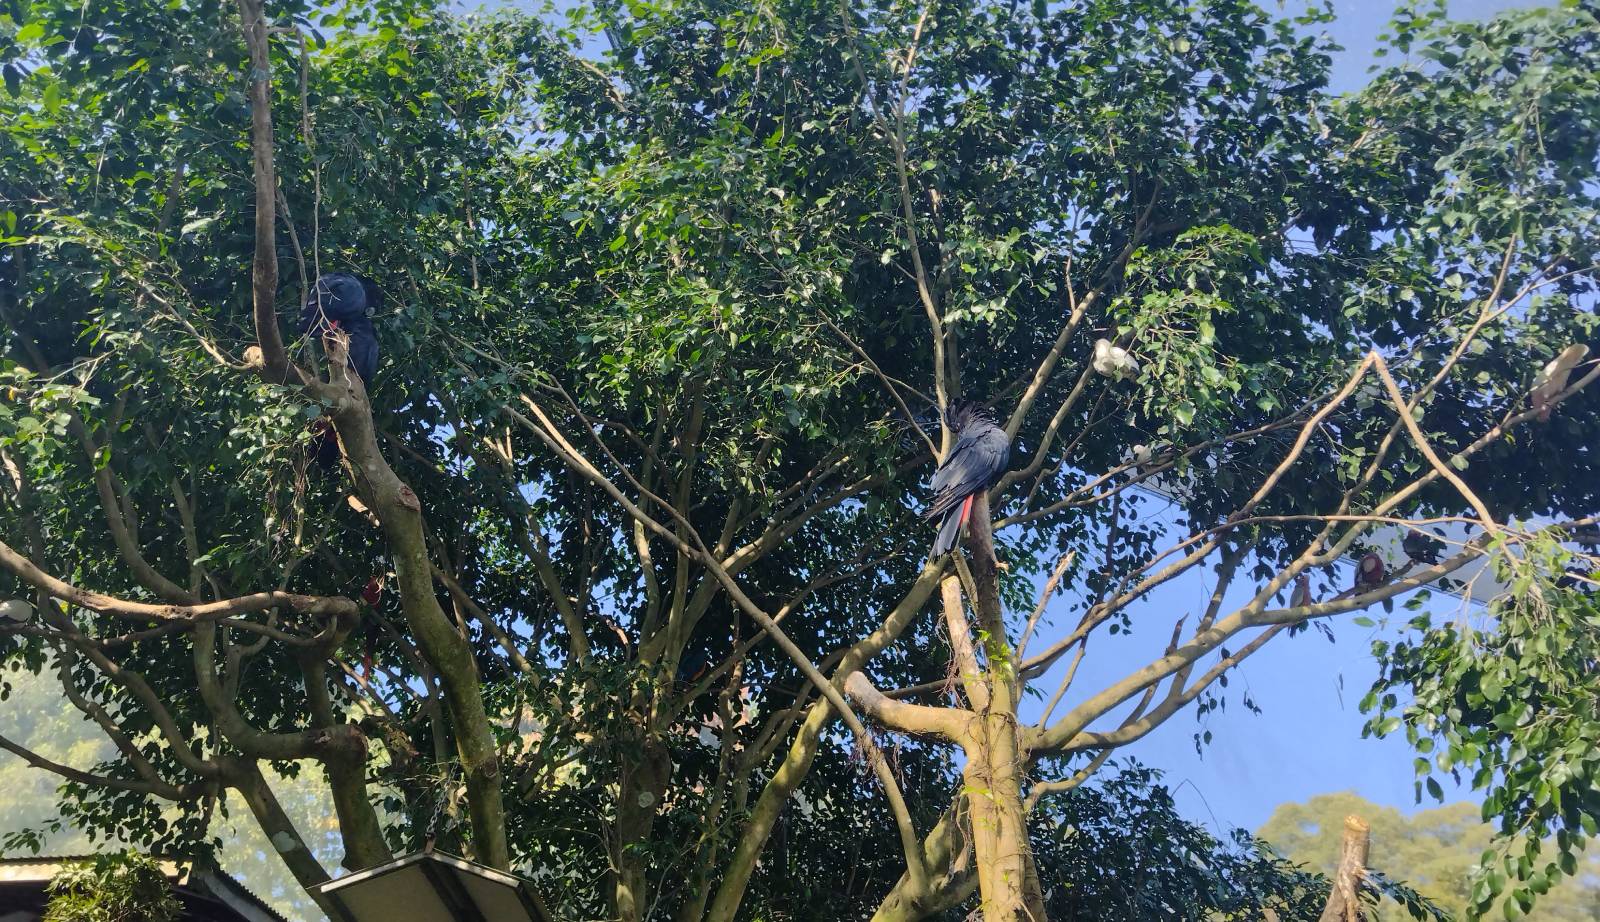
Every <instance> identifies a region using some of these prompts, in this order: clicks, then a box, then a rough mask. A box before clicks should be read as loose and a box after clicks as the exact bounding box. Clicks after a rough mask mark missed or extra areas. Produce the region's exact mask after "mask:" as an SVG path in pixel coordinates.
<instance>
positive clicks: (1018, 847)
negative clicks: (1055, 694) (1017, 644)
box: [963, 493, 1045, 922]
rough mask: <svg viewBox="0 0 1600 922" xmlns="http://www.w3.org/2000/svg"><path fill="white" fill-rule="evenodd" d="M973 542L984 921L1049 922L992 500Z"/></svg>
mask: <svg viewBox="0 0 1600 922" xmlns="http://www.w3.org/2000/svg"><path fill="white" fill-rule="evenodd" d="M967 544H968V547H969V549H970V550H971V552H972V577H973V582H974V583H975V586H974V588H975V589H976V590H977V595H978V597H977V599H975V600H974V607H975V608H976V609H977V613H978V622H979V624H981V625H982V626H983V628H984V655H985V660H986V662H985V664H984V665H985V666H986V667H987V669H986V673H985V678H986V679H987V680H988V686H989V695H988V697H989V703H988V708H987V710H985V711H983V712H981V713H980V715H979V720H978V721H977V725H976V727H975V731H976V732H974V734H973V739H972V741H971V743H970V744H969V747H970V748H969V749H968V752H967V767H966V769H965V771H964V772H963V778H964V780H965V781H966V788H967V791H966V793H967V800H968V802H969V803H970V804H971V809H972V840H973V849H974V851H975V852H976V855H977V862H978V892H979V894H980V896H981V899H982V910H983V918H984V920H985V922H1045V910H1044V896H1043V894H1042V893H1040V889H1039V878H1038V875H1037V874H1036V873H1034V872H1033V868H1032V865H1033V858H1032V855H1031V854H1030V851H1029V846H1028V823H1027V819H1028V817H1027V812H1026V810H1024V808H1023V805H1022V773H1023V764H1022V763H1023V759H1024V756H1023V753H1021V752H1020V751H1019V749H1018V746H1017V697H1018V694H1019V689H1020V684H1021V683H1020V682H1019V681H1018V678H1017V669H1016V661H1015V651H1014V650H1012V648H1011V644H1010V641H1009V640H1008V639H1007V637H1006V633H1005V621H1004V618H1003V614H1002V611H1001V607H1000V574H999V569H998V566H997V560H996V558H995V552H994V536H993V534H992V533H991V530H990V523H989V498H988V496H987V495H986V494H984V493H979V494H978V495H977V496H976V497H975V499H974V502H973V504H972V513H971V518H970V519H969V523H968V537H967Z"/></svg>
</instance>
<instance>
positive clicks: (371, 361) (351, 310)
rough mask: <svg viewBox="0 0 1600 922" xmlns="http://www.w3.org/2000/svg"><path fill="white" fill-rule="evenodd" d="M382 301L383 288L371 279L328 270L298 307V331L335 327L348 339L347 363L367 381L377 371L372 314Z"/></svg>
mask: <svg viewBox="0 0 1600 922" xmlns="http://www.w3.org/2000/svg"><path fill="white" fill-rule="evenodd" d="M382 303H383V290H382V289H380V288H379V287H378V286H377V283H375V282H373V281H372V280H371V279H368V278H365V277H363V276H359V275H353V274H351V273H349V272H330V273H328V274H327V275H324V276H322V277H321V278H319V279H317V283H316V284H315V285H313V286H312V287H311V292H310V294H308V295H307V296H306V303H305V306H304V307H303V308H301V310H300V332H302V333H307V334H313V333H314V334H316V335H317V336H325V335H327V334H328V333H330V332H334V331H338V332H341V333H343V334H345V335H346V336H347V337H349V340H350V367H351V368H354V369H355V370H356V374H358V375H360V376H361V383H362V384H368V385H370V384H371V383H372V376H373V375H374V374H376V373H377V371H378V335H377V331H376V330H375V329H373V326H372V315H373V314H374V313H375V312H376V311H377V309H378V307H379V306H380V305H381V304H382Z"/></svg>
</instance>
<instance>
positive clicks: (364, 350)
mask: <svg viewBox="0 0 1600 922" xmlns="http://www.w3.org/2000/svg"><path fill="white" fill-rule="evenodd" d="M346 332H348V333H349V334H350V367H351V368H354V369H355V370H356V374H358V375H360V376H361V383H363V384H371V383H372V376H373V375H374V374H376V373H377V371H378V334H377V331H375V330H374V329H373V328H372V321H370V320H367V319H365V318H362V319H361V320H358V321H356V322H354V323H352V324H350V326H349V327H348V328H347V329H346Z"/></svg>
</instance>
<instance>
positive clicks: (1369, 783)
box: [1031, 0, 1551, 831]
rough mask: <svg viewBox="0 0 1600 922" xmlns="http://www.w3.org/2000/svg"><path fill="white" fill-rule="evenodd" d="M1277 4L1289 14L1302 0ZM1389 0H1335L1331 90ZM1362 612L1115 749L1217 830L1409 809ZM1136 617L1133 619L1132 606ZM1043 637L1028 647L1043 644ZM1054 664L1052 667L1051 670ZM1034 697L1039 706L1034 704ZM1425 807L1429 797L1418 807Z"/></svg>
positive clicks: (1484, 12) (1103, 644)
mask: <svg viewBox="0 0 1600 922" xmlns="http://www.w3.org/2000/svg"><path fill="white" fill-rule="evenodd" d="M1263 5H1264V6H1265V7H1266V8H1267V9H1272V8H1273V7H1274V4H1273V3H1272V2H1271V0H1264V2H1263ZM1539 5H1551V4H1540V3H1536V2H1528V0H1524V2H1516V0H1453V2H1451V3H1450V14H1451V16H1452V17H1454V18H1459V19H1478V18H1484V17H1488V16H1491V15H1493V14H1494V13H1496V12H1499V11H1501V10H1506V9H1512V8H1518V7H1530V6H1539ZM1277 6H1278V7H1279V8H1282V9H1286V10H1288V11H1291V12H1292V11H1293V10H1294V9H1296V8H1297V7H1298V4H1293V3H1291V4H1278V5H1277ZM1396 6H1397V4H1396V3H1395V2H1393V0H1335V3H1334V8H1335V11H1336V13H1337V14H1338V19H1337V21H1335V22H1334V23H1332V24H1331V26H1329V27H1328V31H1329V32H1330V33H1331V34H1332V36H1333V38H1334V39H1335V41H1337V42H1338V43H1339V44H1340V45H1342V46H1343V47H1344V49H1345V50H1344V51H1343V52H1342V53H1340V54H1339V55H1338V56H1337V57H1336V58H1335V63H1334V71H1333V89H1335V90H1336V91H1349V90H1354V89H1359V88H1360V87H1361V85H1362V84H1364V83H1365V82H1366V80H1367V76H1368V68H1369V67H1370V66H1371V65H1372V64H1373V63H1375V62H1376V61H1377V60H1378V59H1375V58H1374V57H1373V52H1374V50H1376V49H1377V47H1378V36H1379V34H1381V33H1382V32H1383V31H1384V30H1385V27H1386V25H1387V23H1388V20H1389V16H1390V14H1391V12H1392V11H1393V10H1394V8H1395V7H1396ZM1385 60H1386V61H1392V59H1385ZM1241 579H1242V578H1241ZM1212 585H1213V580H1212V579H1211V573H1210V571H1209V570H1207V571H1205V573H1204V574H1203V576H1202V575H1199V574H1190V575H1186V576H1185V577H1184V578H1183V579H1180V580H1175V581H1173V582H1172V583H1170V584H1168V585H1166V586H1163V587H1162V588H1161V589H1159V590H1157V592H1156V593H1155V594H1154V595H1153V597H1152V598H1151V599H1150V600H1149V601H1148V602H1146V603H1144V606H1143V607H1142V608H1141V609H1140V610H1141V611H1143V612H1146V613H1148V615H1149V619H1150V627H1147V628H1146V629H1144V630H1142V631H1139V632H1138V633H1136V634H1135V635H1134V636H1132V637H1107V636H1104V635H1103V633H1102V634H1101V635H1099V636H1097V637H1096V639H1095V640H1094V644H1095V645H1096V646H1094V647H1091V650H1092V651H1093V653H1092V654H1091V655H1090V656H1087V657H1085V659H1084V662H1083V665H1082V666H1081V667H1080V669H1079V673H1078V676H1077V678H1076V680H1075V682H1074V686H1073V687H1074V689H1075V690H1081V691H1084V692H1089V691H1093V690H1096V689H1098V688H1101V687H1104V686H1105V685H1106V684H1107V683H1110V682H1113V681H1115V680H1117V679H1119V678H1121V677H1122V676H1123V675H1125V674H1126V673H1127V671H1128V670H1129V668H1130V667H1134V666H1137V665H1141V664H1143V663H1144V662H1148V661H1149V660H1150V659H1151V658H1152V657H1153V656H1156V655H1159V654H1160V652H1161V648H1162V647H1163V646H1164V644H1165V641H1166V640H1167V636H1158V635H1168V634H1169V632H1170V631H1171V629H1172V623H1173V618H1172V616H1173V615H1174V614H1182V613H1189V614H1190V615H1191V617H1190V623H1191V624H1192V623H1193V620H1194V616H1195V615H1196V613H1198V612H1199V611H1202V610H1203V609H1204V606H1205V603H1206V600H1207V599H1208V598H1209V596H1210V591H1211V587H1212ZM1454 604H1455V603H1454V601H1453V600H1449V599H1445V598H1442V597H1441V598H1439V599H1436V601H1435V604H1434V605H1433V606H1432V607H1431V608H1432V610H1433V611H1434V612H1435V613H1436V614H1442V613H1445V612H1447V611H1449V610H1451V608H1452V607H1453V606H1454ZM1369 615H1370V616H1371V617H1373V618H1374V619H1377V620H1379V622H1380V626H1379V628H1362V627H1357V626H1355V625H1352V624H1350V623H1349V619H1348V618H1345V619H1342V620H1341V621H1340V622H1335V623H1334V624H1333V627H1334V633H1335V637H1336V638H1337V642H1336V643H1330V642H1329V641H1328V640H1327V639H1326V638H1324V637H1323V636H1322V635H1321V634H1320V633H1319V632H1316V631H1308V632H1306V633H1303V634H1301V635H1299V636H1297V637H1294V638H1289V637H1284V636H1280V637H1278V638H1276V639H1274V640H1273V641H1272V642H1271V643H1270V644H1268V645H1267V646H1266V647H1264V648H1263V649H1262V650H1261V651H1260V652H1258V653H1257V654H1255V655H1254V656H1253V657H1251V658H1250V659H1249V660H1246V661H1245V662H1244V663H1242V664H1241V665H1240V667H1239V669H1238V670H1237V671H1236V672H1235V673H1233V674H1232V677H1231V679H1230V683H1229V688H1228V689H1227V692H1226V696H1227V698H1228V699H1229V701H1228V705H1227V708H1226V710H1223V711H1219V712H1213V713H1211V714H1208V715H1206V717H1205V719H1204V722H1203V723H1202V722H1200V721H1198V720H1197V719H1196V717H1195V713H1194V711H1193V709H1192V708H1191V709H1190V710H1188V711H1185V712H1181V713H1179V714H1176V715H1174V716H1173V718H1172V719H1171V720H1169V721H1168V722H1167V723H1166V724H1165V725H1164V726H1162V727H1160V728H1158V729H1156V730H1155V731H1153V732H1152V733H1151V734H1150V735H1149V736H1147V737H1145V738H1144V739H1142V740H1140V741H1139V742H1137V743H1134V744H1132V745H1130V746H1128V747H1126V748H1125V749H1124V750H1123V754H1125V755H1128V756H1133V757H1136V758H1138V759H1139V760H1140V761H1142V762H1144V763H1146V764H1148V765H1151V766H1154V767H1157V768H1161V769H1163V770H1164V771H1166V773H1167V777H1166V781H1167V783H1168V785H1169V786H1170V787H1172V788H1173V789H1174V795H1175V796H1176V798H1177V802H1178V806H1179V808H1180V809H1181V810H1182V811H1183V812H1184V814H1185V815H1187V816H1188V817H1189V818H1191V819H1193V820H1195V821H1198V822H1202V823H1206V824H1208V825H1212V826H1213V828H1214V829H1216V830H1218V831H1223V830H1226V829H1228V828H1231V827H1235V826H1238V827H1244V828H1247V829H1252V830H1253V829H1257V828H1259V827H1260V826H1261V825H1262V824H1263V823H1264V822H1266V820H1267V818H1268V817H1269V816H1270V815H1271V814H1272V811H1273V809H1274V808H1275V807H1276V806H1277V805H1279V804H1281V803H1286V802H1292V801H1303V800H1305V799H1307V798H1309V797H1311V796H1313V795H1315V794H1321V793H1326V792H1330V791H1342V790H1353V791H1356V792H1357V793H1359V794H1361V795H1362V796H1363V797H1366V798H1367V799H1369V800H1372V801H1374V802H1376V803H1380V804H1387V805H1391V806H1395V807H1398V808H1400V809H1401V810H1403V811H1407V812H1409V811H1411V810H1413V809H1416V803H1415V794H1414V790H1413V777H1414V776H1413V774H1412V764H1411V763H1412V759H1413V758H1414V754H1413V753H1412V752H1411V750H1410V748H1409V747H1408V746H1407V745H1406V742H1405V740H1404V738H1403V737H1401V736H1396V737H1393V738H1391V739H1388V740H1374V739H1366V740H1363V739H1362V738H1361V728H1362V726H1363V724H1364V723H1365V720H1364V719H1363V717H1362V715H1361V712H1360V710H1359V709H1358V708H1357V703H1358V702H1360V700H1361V698H1362V696H1363V695H1365V694H1366V693H1367V689H1368V688H1369V687H1370V686H1371V685H1372V682H1373V680H1374V679H1375V678H1376V677H1377V668H1376V665H1375V663H1374V662H1373V660H1372V657H1371V655H1370V649H1371V642H1372V640H1374V639H1376V638H1377V637H1378V636H1379V634H1380V631H1383V633H1385V634H1386V635H1387V636H1389V637H1391V638H1392V637H1395V636H1398V632H1397V631H1395V630H1393V629H1388V630H1384V628H1383V624H1382V619H1383V618H1384V613H1383V612H1382V610H1381V609H1378V610H1375V611H1374V612H1371V613H1369ZM1408 616H1409V613H1407V612H1405V610H1404V609H1400V608H1397V609H1396V612H1395V614H1394V615H1392V616H1389V619H1390V620H1391V621H1393V622H1399V623H1404V621H1405V620H1406V618H1407V617H1408ZM1134 621H1135V624H1136V625H1137V624H1138V623H1139V618H1138V616H1137V615H1136V616H1135V618H1134ZM1073 623H1076V620H1075V619H1074V621H1073ZM1162 625H1164V627H1163V626H1162ZM1068 626H1069V627H1070V625H1068ZM1048 639H1049V638H1048V637H1046V638H1044V642H1042V643H1041V642H1040V641H1035V642H1034V643H1033V644H1031V646H1032V647H1033V649H1035V650H1039V649H1043V648H1044V647H1045V646H1047V645H1048ZM1060 671H1061V667H1058V669H1057V672H1056V677H1057V678H1059V674H1060ZM1039 685H1040V686H1041V687H1043V688H1045V689H1047V693H1048V692H1050V691H1054V688H1055V683H1054V682H1052V681H1051V680H1050V677H1046V678H1045V679H1044V680H1042V681H1041V682H1040V683H1039ZM1245 690H1248V692H1249V694H1250V697H1251V698H1252V699H1253V700H1254V701H1255V702H1256V703H1257V704H1258V705H1259V706H1260V707H1261V708H1262V713H1261V714H1260V715H1259V716H1258V715H1255V714H1252V713H1251V712H1250V711H1249V710H1247V709H1246V708H1244V707H1243V706H1242V705H1241V702H1240V693H1241V692H1243V691H1245ZM1073 697H1075V695H1074V694H1073V693H1069V697H1068V699H1067V701H1066V702H1065V704H1068V705H1070V703H1071V700H1072V698H1073ZM1033 706H1034V707H1035V708H1038V707H1040V705H1039V703H1037V702H1035V703H1034V704H1033ZM1059 712H1060V711H1059V709H1058V712H1057V713H1058V714H1059ZM1204 730H1209V731H1211V733H1212V742H1211V744H1210V745H1209V746H1207V747H1205V748H1204V750H1203V751H1202V752H1198V753H1197V752H1196V749H1195V743H1194V736H1195V734H1196V733H1197V732H1200V731H1204ZM1441 781H1443V782H1444V783H1445V784H1446V788H1445V796H1446V797H1447V798H1449V799H1466V798H1473V799H1475V798H1474V795H1473V794H1472V792H1471V791H1470V790H1467V789H1465V788H1463V789H1460V790H1451V789H1450V787H1449V786H1448V785H1449V779H1448V778H1444V779H1441ZM1431 805H1432V802H1431V801H1427V802H1425V803H1424V804H1423V807H1427V806H1431Z"/></svg>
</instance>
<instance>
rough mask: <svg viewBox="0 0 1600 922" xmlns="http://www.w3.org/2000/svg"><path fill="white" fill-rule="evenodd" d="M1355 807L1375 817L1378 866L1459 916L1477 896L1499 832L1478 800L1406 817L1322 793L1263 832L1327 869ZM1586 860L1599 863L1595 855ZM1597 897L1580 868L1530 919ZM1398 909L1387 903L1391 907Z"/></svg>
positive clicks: (1575, 913)
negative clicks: (1483, 863) (1476, 868)
mask: <svg viewBox="0 0 1600 922" xmlns="http://www.w3.org/2000/svg"><path fill="white" fill-rule="evenodd" d="M1349 814H1355V815H1357V816H1361V817H1363V818H1364V819H1366V820H1367V821H1368V822H1370V823H1371V824H1372V859H1373V863H1374V864H1375V865H1377V866H1379V867H1381V868H1382V869H1383V870H1384V871H1385V873H1387V874H1389V875H1390V876H1392V877H1395V878H1397V879H1400V880H1405V881H1407V882H1409V883H1410V884H1412V885H1413V886H1415V887H1416V888H1417V890H1418V892H1420V893H1422V894H1423V895H1424V896H1426V897H1427V898H1428V899H1430V900H1432V901H1433V902H1435V903H1436V904H1438V905H1439V906H1440V907H1441V908H1443V909H1446V910H1448V911H1449V912H1450V913H1451V914H1452V915H1453V916H1455V917H1456V918H1461V917H1462V916H1464V915H1465V913H1466V912H1467V911H1468V909H1469V908H1470V907H1471V903H1472V885H1473V871H1472V867H1473V865H1474V864H1475V863H1476V862H1477V861H1478V860H1479V857H1478V856H1479V855H1480V854H1481V853H1482V852H1483V850H1484V849H1486V848H1488V847H1489V846H1490V845H1491V844H1492V841H1493V838H1494V832H1495V831H1494V829H1493V827H1491V826H1490V825H1488V824H1486V823H1484V822H1483V821H1482V820H1481V819H1480V818H1479V808H1478V807H1477V806H1475V805H1473V804H1470V803H1464V802H1457V803H1452V804H1446V805H1444V806H1441V807H1435V808H1433V809H1429V810H1421V811H1418V812H1417V813H1415V814H1413V815H1411V816H1405V815H1403V814H1401V813H1400V811H1398V810H1396V809H1394V808H1393V807H1382V806H1379V805H1377V804H1374V803H1371V802H1370V801H1367V800H1366V799H1364V798H1362V797H1361V796H1359V795H1357V794H1354V793H1349V792H1346V793H1340V794H1319V795H1317V796H1316V797H1313V798H1311V799H1310V800H1308V801H1306V802H1305V803H1303V804H1283V805H1281V806H1279V807H1278V809H1276V810H1274V811H1273V813H1272V817H1271V818H1270V819H1269V820H1267V823H1266V825H1264V826H1262V827H1261V829H1259V830H1258V831H1257V834H1258V835H1260V836H1261V837H1262V838H1263V839H1265V840H1266V841H1268V842H1270V843H1272V846H1273V847H1274V848H1276V849H1278V850H1279V851H1281V852H1283V853H1284V854H1286V855H1288V856H1289V857H1290V858H1291V859H1293V860H1295V861H1301V862H1304V863H1305V864H1306V865H1307V866H1309V867H1310V868H1312V869H1315V870H1318V871H1322V872H1327V871H1328V870H1329V869H1330V868H1332V866H1333V864H1334V862H1335V861H1336V860H1337V857H1338V847H1339V824H1340V822H1341V821H1342V819H1343V817H1345V816H1346V815H1349ZM1586 864H1587V865H1588V866H1589V867H1591V868H1592V867H1593V865H1594V864H1595V859H1594V857H1593V856H1591V857H1590V858H1589V860H1588V861H1587V862H1586ZM1597 896H1600V894H1597V893H1596V888H1595V885H1594V881H1593V879H1592V878H1590V877H1586V876H1584V875H1583V874H1580V875H1579V876H1578V877H1576V878H1574V879H1571V880H1567V881H1562V882H1561V883H1560V884H1558V885H1556V886H1554V887H1552V888H1551V889H1550V891H1549V892H1548V893H1547V894H1545V895H1544V896H1543V898H1541V899H1540V901H1539V905H1538V907H1537V908H1536V909H1535V910H1534V911H1533V912H1531V913H1529V915H1528V918H1529V919H1536V920H1547V922H1565V920H1574V922H1576V920H1579V919H1591V918H1593V917H1594V911H1595V906H1596V898H1597ZM1395 911H1396V909H1395V907H1393V906H1389V907H1386V912H1387V913H1389V914H1392V913H1395ZM1387 917H1388V915H1385V918H1387ZM1397 917H1398V916H1397Z"/></svg>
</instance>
